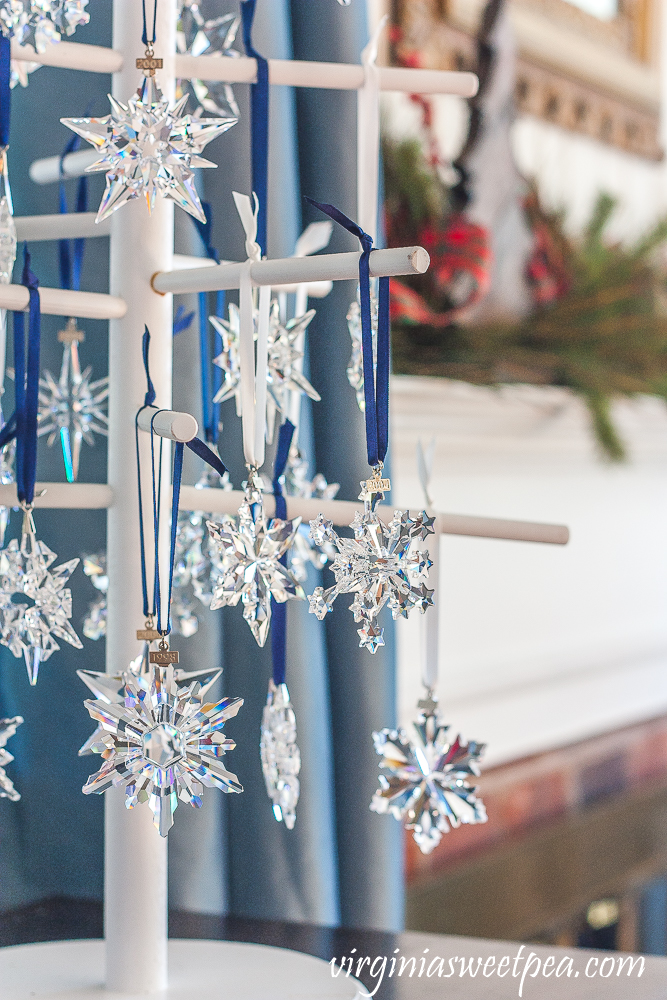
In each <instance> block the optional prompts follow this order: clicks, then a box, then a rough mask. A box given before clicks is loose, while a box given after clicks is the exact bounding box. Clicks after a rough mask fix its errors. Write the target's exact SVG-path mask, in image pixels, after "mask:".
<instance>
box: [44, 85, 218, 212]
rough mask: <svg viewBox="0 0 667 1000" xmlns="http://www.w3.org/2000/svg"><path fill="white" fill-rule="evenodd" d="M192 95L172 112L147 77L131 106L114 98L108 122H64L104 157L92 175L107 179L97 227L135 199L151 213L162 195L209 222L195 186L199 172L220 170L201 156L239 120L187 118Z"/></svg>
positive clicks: (95, 119)
mask: <svg viewBox="0 0 667 1000" xmlns="http://www.w3.org/2000/svg"><path fill="white" fill-rule="evenodd" d="M187 99H188V98H187V94H186V95H185V96H184V97H182V98H181V100H180V101H177V102H176V104H174V105H173V106H170V104H169V102H168V101H167V100H166V99H165V97H164V96H163V94H162V91H161V90H160V88H159V87H158V85H157V83H156V82H155V79H154V78H153V77H150V76H149V77H146V78H145V79H144V81H143V82H142V84H141V86H140V87H139V89H138V91H137V93H136V94H134V95H133V96H132V97H131V98H130V99H129V101H128V102H127V104H122V103H121V102H120V101H117V100H115V98H113V97H111V95H109V102H110V104H111V114H110V115H106V117H104V118H61V121H62V123H63V125H67V127H68V128H71V129H72V131H73V132H76V133H77V135H80V136H81V137H82V138H83V139H85V140H86V142H89V143H90V144H91V145H92V146H94V147H95V148H96V149H97V150H98V152H99V153H100V159H99V160H97V161H96V162H95V163H93V164H92V165H91V166H90V167H88V172H89V173H102V172H104V173H106V175H107V178H106V180H107V182H106V190H105V192H104V196H103V198H102V201H101V203H100V207H99V210H98V213H97V222H101V221H102V219H106V218H108V217H109V216H110V215H111V214H112V212H115V211H116V209H118V208H120V207H121V205H124V204H125V203H126V202H128V201H130V200H131V199H133V198H145V199H146V204H147V206H148V211H149V212H150V211H151V210H152V208H153V206H154V204H155V199H156V197H157V196H158V195H160V197H163V198H170V199H171V200H172V201H175V202H176V204H177V205H179V206H180V207H181V208H182V209H184V211H186V212H189V214H190V215H193V216H194V217H195V218H196V219H199V220H200V222H206V216H205V215H204V211H203V209H202V206H201V202H200V200H199V195H198V194H197V190H196V186H195V173H194V171H195V168H197V167H215V166H216V164H215V163H212V162H211V161H210V160H206V159H204V158H203V157H202V156H201V155H200V154H201V152H202V150H203V149H204V147H205V146H207V145H208V143H209V142H211V140H212V139H215V138H216V137H217V136H219V135H222V133H223V132H226V131H227V129H230V128H231V127H232V125H235V124H236V121H237V119H236V118H233V117H229V118H193V117H192V116H191V115H182V112H183V111H184V109H185V105H186V103H187Z"/></svg>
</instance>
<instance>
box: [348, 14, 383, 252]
mask: <svg viewBox="0 0 667 1000" xmlns="http://www.w3.org/2000/svg"><path fill="white" fill-rule="evenodd" d="M388 20H389V15H388V14H385V16H384V17H383V18H382V20H381V21H380V23H379V24H378V26H377V28H376V29H375V31H374V32H373V35H372V37H371V40H370V41H369V43H368V45H367V46H366V47H365V49H364V50H363V52H362V53H361V64H362V66H363V67H364V84H363V86H362V87H360V88H359V90H358V92H357V220H356V221H357V223H358V224H359V225H360V226H361V228H362V229H363V230H364V232H365V233H368V235H369V236H372V237H373V240H375V239H376V237H377V219H378V193H379V174H380V71H379V70H378V68H377V66H376V65H375V61H376V59H377V54H378V41H379V39H380V34H381V33H382V30H383V29H384V26H385V24H386V23H387V21H388Z"/></svg>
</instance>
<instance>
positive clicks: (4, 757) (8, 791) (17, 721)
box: [0, 715, 23, 802]
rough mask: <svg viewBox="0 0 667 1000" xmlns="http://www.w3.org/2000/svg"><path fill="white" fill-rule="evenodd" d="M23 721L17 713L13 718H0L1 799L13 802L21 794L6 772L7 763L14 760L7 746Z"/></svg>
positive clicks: (16, 800)
mask: <svg viewBox="0 0 667 1000" xmlns="http://www.w3.org/2000/svg"><path fill="white" fill-rule="evenodd" d="M22 722H23V719H22V718H21V716H20V715H15V716H14V718H13V719H0V799H10V800H11V801H12V802H18V800H19V799H20V798H21V796H20V794H19V793H18V792H17V791H16V789H15V788H14V783H13V781H12V780H11V778H8V777H7V775H6V774H5V768H6V767H7V764H11V762H12V761H13V760H14V757H13V756H12V754H10V753H9V751H8V750H5V746H6V745H7V740H9V739H11V737H12V736H13V735H14V733H15V732H16V730H17V729H18V727H19V726H20V725H21V723H22Z"/></svg>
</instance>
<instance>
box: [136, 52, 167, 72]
mask: <svg viewBox="0 0 667 1000" xmlns="http://www.w3.org/2000/svg"><path fill="white" fill-rule="evenodd" d="M136 66H137V69H140V70H143V72H144V73H150V75H151V76H155V70H156V69H162V60H161V59H157V58H156V57H155V56H144V57H143V58H141V59H137V62H136Z"/></svg>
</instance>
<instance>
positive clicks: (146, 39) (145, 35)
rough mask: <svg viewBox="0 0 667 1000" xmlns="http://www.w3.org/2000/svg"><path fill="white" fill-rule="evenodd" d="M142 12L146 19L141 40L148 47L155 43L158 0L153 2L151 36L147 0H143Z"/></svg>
mask: <svg viewBox="0 0 667 1000" xmlns="http://www.w3.org/2000/svg"><path fill="white" fill-rule="evenodd" d="M141 13H142V15H143V19H144V30H143V33H142V35H141V41H142V42H143V43H144V45H145V46H146V47H147V48H148V46H149V45H154V44H155V25H156V23H157V0H154V2H153V32H152V34H151V37H150V38H149V37H148V24H147V19H146V0H141Z"/></svg>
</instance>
